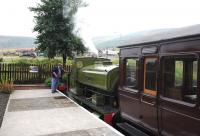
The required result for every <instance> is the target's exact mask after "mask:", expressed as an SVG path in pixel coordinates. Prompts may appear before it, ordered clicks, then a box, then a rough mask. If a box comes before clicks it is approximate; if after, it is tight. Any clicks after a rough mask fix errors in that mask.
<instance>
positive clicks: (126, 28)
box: [77, 0, 200, 37]
mask: <svg viewBox="0 0 200 136" xmlns="http://www.w3.org/2000/svg"><path fill="white" fill-rule="evenodd" d="M87 2H88V3H89V6H88V7H86V8H82V9H81V10H79V12H78V14H77V18H81V19H78V20H81V23H82V24H81V23H78V24H81V25H80V28H81V29H88V28H89V29H90V35H92V36H93V37H95V36H101V35H109V34H113V33H122V34H123V33H130V32H135V31H142V30H149V29H159V28H169V27H181V26H187V25H193V24H198V23H200V16H199V15H198V14H199V13H200V8H199V7H198V5H199V1H195V0H185V1H184V0H151V1H150V0H87ZM84 23H85V24H86V25H83V24H84Z"/></svg>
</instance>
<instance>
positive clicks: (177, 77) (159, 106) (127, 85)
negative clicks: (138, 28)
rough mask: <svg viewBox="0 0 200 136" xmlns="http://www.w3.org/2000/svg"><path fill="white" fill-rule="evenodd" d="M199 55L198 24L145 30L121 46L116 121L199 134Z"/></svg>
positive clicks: (160, 131) (188, 135)
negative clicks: (118, 113) (118, 114)
mask: <svg viewBox="0 0 200 136" xmlns="http://www.w3.org/2000/svg"><path fill="white" fill-rule="evenodd" d="M141 35H143V36H141ZM199 56H200V25H196V26H191V27H185V28H180V29H166V30H162V31H150V32H145V33H143V34H140V36H136V37H135V38H133V39H132V41H131V42H130V43H129V44H128V45H125V46H121V47H120V80H121V81H120V84H119V93H118V97H119V107H120V116H121V119H122V121H123V122H121V123H118V124H117V125H118V127H120V128H122V129H124V130H125V131H129V134H131V133H132V132H131V131H132V129H134V127H135V126H136V127H141V128H143V129H145V131H147V132H150V133H151V134H153V135H183V136H199V135H200V75H199V72H200V59H199ZM133 126H134V127H133Z"/></svg>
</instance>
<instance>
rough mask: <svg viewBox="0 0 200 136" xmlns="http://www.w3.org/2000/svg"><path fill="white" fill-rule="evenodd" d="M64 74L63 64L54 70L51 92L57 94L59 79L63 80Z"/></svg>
mask: <svg viewBox="0 0 200 136" xmlns="http://www.w3.org/2000/svg"><path fill="white" fill-rule="evenodd" d="M63 72H64V69H63V67H62V64H60V63H59V64H58V65H57V66H55V67H54V68H53V69H52V80H51V92H52V93H55V92H57V91H56V90H57V88H58V84H59V79H61V78H62V74H63Z"/></svg>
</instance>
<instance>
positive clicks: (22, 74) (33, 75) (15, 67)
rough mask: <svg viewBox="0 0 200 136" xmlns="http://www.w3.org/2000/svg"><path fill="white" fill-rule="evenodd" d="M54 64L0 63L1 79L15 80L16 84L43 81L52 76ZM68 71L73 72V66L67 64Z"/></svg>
mask: <svg viewBox="0 0 200 136" xmlns="http://www.w3.org/2000/svg"><path fill="white" fill-rule="evenodd" d="M53 67H54V65H47V64H39V65H30V64H3V63H2V64H0V79H8V80H12V81H14V83H15V84H33V83H43V82H44V80H45V79H47V78H48V77H51V71H52V68H53ZM65 69H66V71H67V72H71V66H66V68H65Z"/></svg>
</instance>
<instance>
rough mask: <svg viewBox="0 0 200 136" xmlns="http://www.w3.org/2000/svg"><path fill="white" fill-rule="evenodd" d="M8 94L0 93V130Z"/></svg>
mask: <svg viewBox="0 0 200 136" xmlns="http://www.w3.org/2000/svg"><path fill="white" fill-rule="evenodd" d="M9 96H10V94H5V93H1V92H0V128H1V124H2V121H3V116H4V112H5V110H6V106H7V103H8V99H9Z"/></svg>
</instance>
